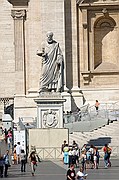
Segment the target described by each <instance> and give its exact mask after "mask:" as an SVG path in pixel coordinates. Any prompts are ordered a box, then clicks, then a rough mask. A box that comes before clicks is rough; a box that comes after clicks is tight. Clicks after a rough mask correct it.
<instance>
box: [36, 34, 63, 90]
mask: <svg viewBox="0 0 119 180" xmlns="http://www.w3.org/2000/svg"><path fill="white" fill-rule="evenodd" d="M37 55H38V56H41V57H42V74H41V78H40V90H39V93H40V92H47V91H49V92H52V91H54V92H62V90H63V66H64V60H63V55H62V52H61V49H60V47H59V43H57V42H56V41H55V40H53V33H52V32H48V33H47V42H46V43H45V46H42V51H41V52H39V51H37Z"/></svg>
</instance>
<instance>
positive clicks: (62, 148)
mask: <svg viewBox="0 0 119 180" xmlns="http://www.w3.org/2000/svg"><path fill="white" fill-rule="evenodd" d="M66 144H67V141H66V140H64V143H63V144H62V146H61V154H62V156H63V158H62V161H63V163H64V147H65V146H66Z"/></svg>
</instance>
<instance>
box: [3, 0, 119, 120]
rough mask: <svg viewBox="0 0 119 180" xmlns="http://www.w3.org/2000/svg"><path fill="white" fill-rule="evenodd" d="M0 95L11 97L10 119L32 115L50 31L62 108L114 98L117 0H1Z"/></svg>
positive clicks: (118, 67)
mask: <svg viewBox="0 0 119 180" xmlns="http://www.w3.org/2000/svg"><path fill="white" fill-rule="evenodd" d="M0 7H2V8H1V9H0V39H1V41H0V47H1V48H0V82H1V83H0V98H1V99H0V100H1V106H0V108H1V112H3V111H4V107H3V106H5V105H6V106H7V104H6V101H5V100H6V99H7V100H8V99H10V100H11V99H13V102H12V103H14V118H15V120H16V121H17V120H18V119H19V117H34V118H35V117H36V116H37V109H36V104H35V101H34V98H36V97H38V95H39V93H38V90H39V79H40V75H41V68H42V63H41V59H40V58H39V57H38V56H37V55H36V51H37V49H39V48H40V47H41V44H42V42H43V41H44V40H45V38H46V33H47V31H52V32H53V33H54V39H55V40H56V41H58V42H59V43H60V46H61V49H62V52H63V56H64V62H65V63H64V67H65V75H64V81H65V87H64V94H63V97H64V98H66V99H67V102H68V106H66V107H67V108H66V109H65V110H68V111H70V110H72V111H74V110H75V109H76V107H77V106H78V107H80V106H82V105H83V104H84V103H85V102H89V103H91V104H93V103H94V102H95V100H96V99H98V100H99V101H101V102H116V101H119V45H118V44H119V0H20V1H19V0H1V1H0Z"/></svg>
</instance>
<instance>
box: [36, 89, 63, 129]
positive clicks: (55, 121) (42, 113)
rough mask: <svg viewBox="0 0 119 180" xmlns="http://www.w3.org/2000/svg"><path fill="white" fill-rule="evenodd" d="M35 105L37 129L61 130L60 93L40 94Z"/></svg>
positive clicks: (61, 105) (61, 108) (61, 104)
mask: <svg viewBox="0 0 119 180" xmlns="http://www.w3.org/2000/svg"><path fill="white" fill-rule="evenodd" d="M34 100H35V102H36V103H37V128H63V103H64V102H65V101H66V100H65V99H62V97H61V94H60V93H55V92H54V93H51V92H50V93H49V92H46V93H40V95H39V98H36V99H34Z"/></svg>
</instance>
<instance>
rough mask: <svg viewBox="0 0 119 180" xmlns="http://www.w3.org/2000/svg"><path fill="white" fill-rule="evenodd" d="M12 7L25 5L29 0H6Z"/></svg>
mask: <svg viewBox="0 0 119 180" xmlns="http://www.w3.org/2000/svg"><path fill="white" fill-rule="evenodd" d="M7 1H8V2H9V3H11V4H12V5H13V7H27V6H28V3H29V1H30V0H7Z"/></svg>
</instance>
